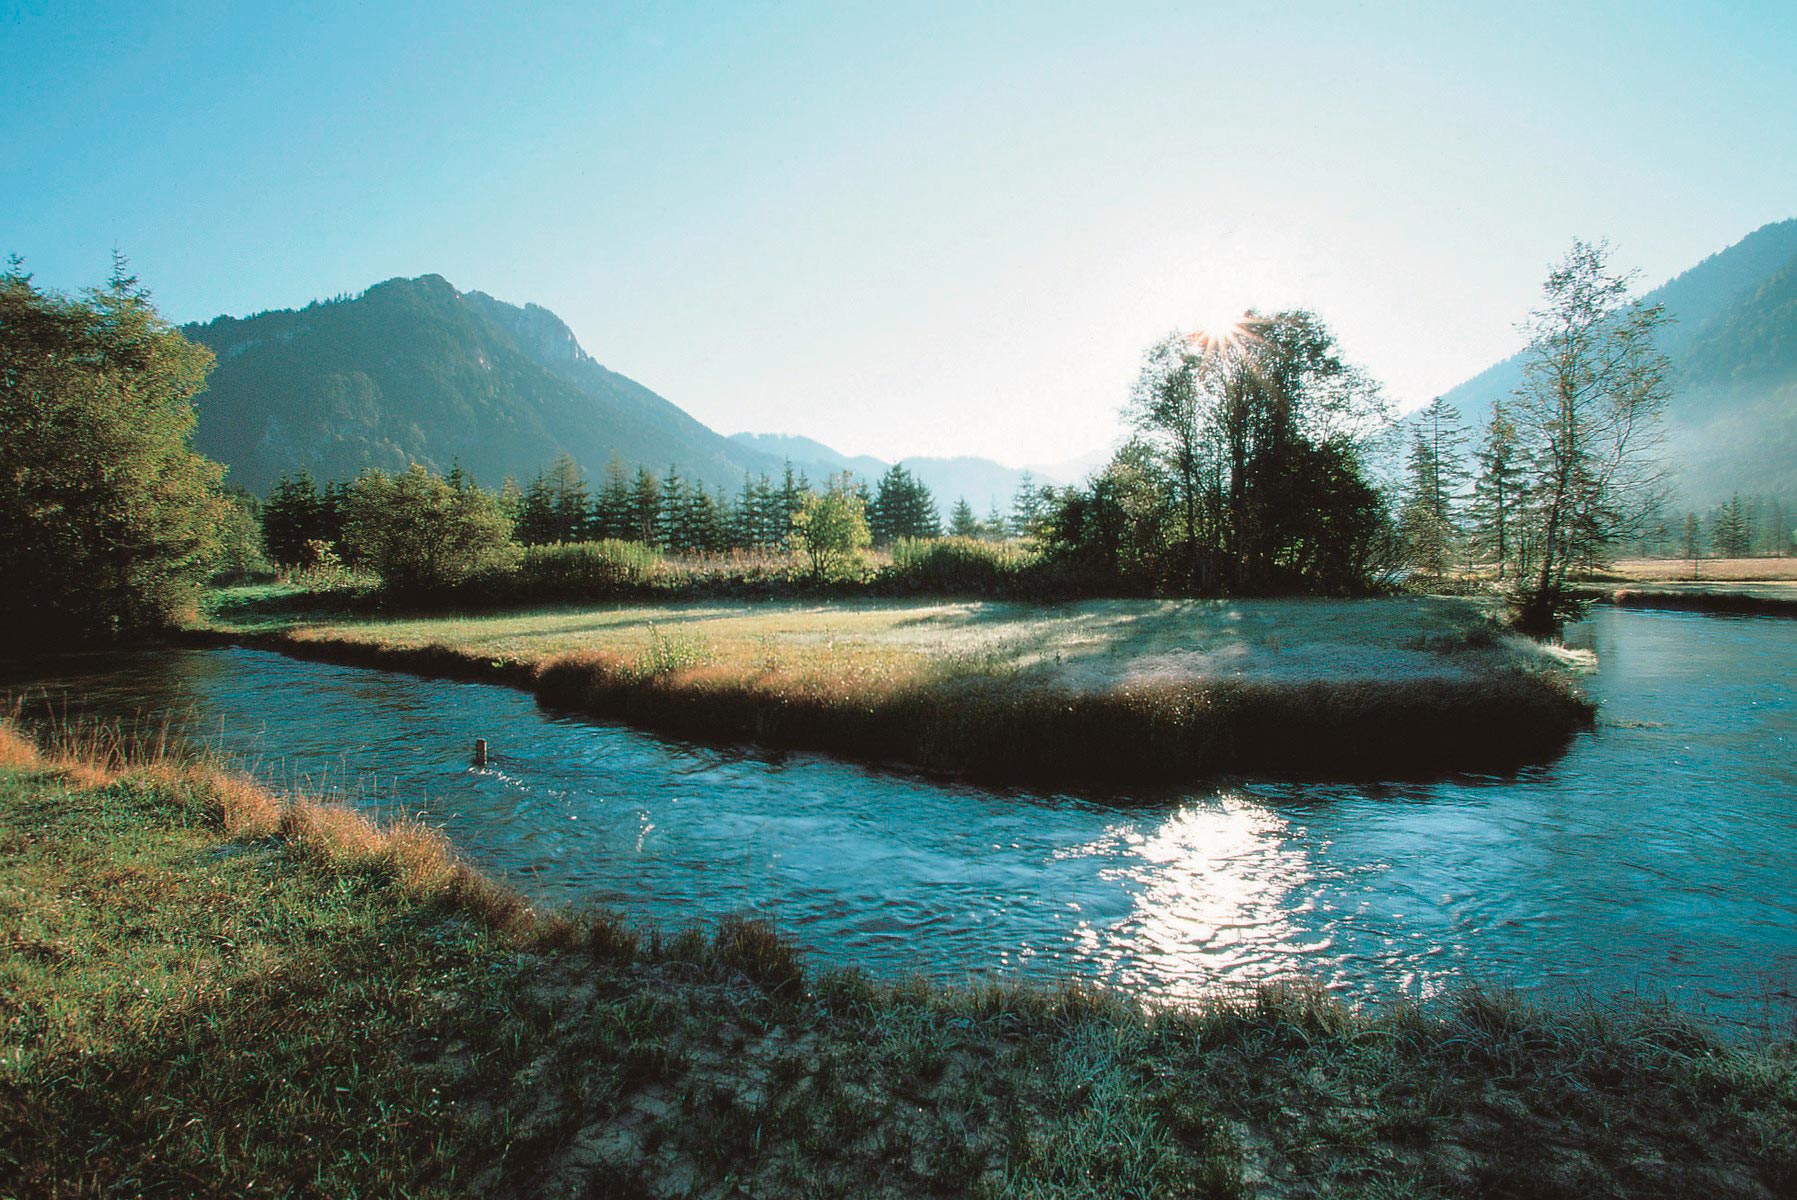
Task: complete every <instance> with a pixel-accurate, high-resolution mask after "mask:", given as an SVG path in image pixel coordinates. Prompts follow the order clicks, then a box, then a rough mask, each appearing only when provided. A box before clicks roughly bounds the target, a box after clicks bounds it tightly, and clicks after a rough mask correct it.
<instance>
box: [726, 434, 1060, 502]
mask: <svg viewBox="0 0 1797 1200" xmlns="http://www.w3.org/2000/svg"><path fill="white" fill-rule="evenodd" d="M730 440H731V441H733V442H736V443H738V444H739V445H743V446H747V447H750V448H751V449H755V450H759V451H761V452H763V453H765V454H769V455H772V456H773V457H775V458H781V459H789V460H791V462H792V463H793V465H794V466H802V467H803V468H804V469H805V471H806V473H807V474H808V475H810V476H811V477H812V479H814V480H816V479H820V478H822V477H823V475H826V474H832V473H834V472H837V471H853V472H854V473H855V474H856V475H859V476H860V477H861V478H863V479H865V480H867V481H868V482H870V483H872V482H874V481H876V480H878V479H879V478H880V476H881V475H884V474H885V473H886V471H887V469H888V468H889V467H891V466H892V465H893V464H892V463H889V462H885V461H883V460H881V459H878V458H874V457H873V456H871V455H866V454H862V455H857V456H854V457H850V456H849V455H846V454H842V453H839V452H838V451H836V450H832V449H831V448H830V447H828V446H826V445H824V444H823V443H822V442H819V441H814V440H812V439H811V438H808V437H799V436H797V435H794V434H790V433H737V434H732V435H731V437H730ZM898 465H899V466H902V467H904V468H905V469H906V470H907V471H909V472H911V474H912V476H913V477H915V478H916V479H917V480H918V482H920V483H922V484H923V485H924V486H925V487H927V488H929V489H930V493H931V494H932V495H933V496H935V498H936V507H937V508H938V509H940V510H941V512H942V516H943V519H944V520H945V521H946V520H947V518H948V511H949V509H950V508H952V507H954V503H955V501H956V500H959V499H962V498H965V499H966V500H967V502H968V503H969V504H971V505H972V506H973V508H974V511H975V512H976V513H977V514H979V515H980V516H981V517H984V516H985V515H986V513H987V510H989V509H990V508H992V507H993V506H994V505H997V506H998V508H999V509H1000V510H1001V511H1003V512H1007V513H1008V512H1010V511H1011V501H1012V499H1013V498H1014V497H1015V496H1016V495H1017V487H1018V485H1019V484H1021V483H1022V482H1023V477H1024V475H1026V474H1030V475H1031V478H1032V479H1033V480H1034V482H1035V483H1037V484H1044V483H1058V482H1060V479H1059V478H1058V477H1052V476H1049V475H1045V474H1043V473H1040V472H1036V473H1030V472H1026V471H1024V470H1022V469H1021V468H1018V467H1007V466H1005V465H1004V464H1003V463H1000V462H994V461H993V460H992V459H989V458H971V457H958V458H931V457H928V456H925V457H920V458H902V459H899V460H898ZM820 468H822V470H821V471H820Z"/></svg>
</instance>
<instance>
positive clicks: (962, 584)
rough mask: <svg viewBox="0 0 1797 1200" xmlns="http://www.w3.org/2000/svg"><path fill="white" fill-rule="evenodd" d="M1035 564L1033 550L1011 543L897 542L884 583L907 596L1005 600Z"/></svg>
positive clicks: (954, 539)
mask: <svg viewBox="0 0 1797 1200" xmlns="http://www.w3.org/2000/svg"><path fill="white" fill-rule="evenodd" d="M1039 561H1040V557H1039V556H1038V555H1037V554H1036V552H1035V551H1034V550H1031V549H1028V548H1026V547H1024V546H1022V545H1019V544H1017V543H1015V542H985V541H980V540H978V539H976V538H965V537H946V538H900V539H899V540H898V541H896V542H894V543H893V544H892V566H891V567H890V568H888V572H887V578H888V579H889V580H890V581H891V582H892V583H894V584H897V585H898V586H900V587H902V588H904V589H906V590H913V589H914V590H917V591H928V592H975V593H979V594H983V595H998V594H1008V593H1011V592H1014V591H1017V590H1018V589H1019V588H1021V587H1022V586H1023V585H1024V584H1025V583H1026V582H1027V581H1028V579H1029V576H1030V573H1031V571H1032V570H1033V569H1034V568H1035V567H1036V566H1037V564H1038V563H1039Z"/></svg>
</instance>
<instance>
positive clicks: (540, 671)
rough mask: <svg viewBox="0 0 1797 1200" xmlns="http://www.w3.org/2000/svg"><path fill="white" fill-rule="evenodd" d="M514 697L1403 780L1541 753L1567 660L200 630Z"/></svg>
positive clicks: (238, 613)
mask: <svg viewBox="0 0 1797 1200" xmlns="http://www.w3.org/2000/svg"><path fill="white" fill-rule="evenodd" d="M194 636H195V637H197V638H201V639H214V640H226V641H235V642H239V643H244V644H250V645H255V646H259V647H264V648H269V649H276V650H280V651H282V652H283V653H288V654H292V655H296V656H299V657H307V658H316V659H322V660H328V661H332V662H337V663H342V664H345V665H353V666H372V667H382V668H387V669H393V670H403V671H412V672H418V673H425V674H433V675H444V676H452V677H458V678H471V679H482V680H490V681H495V682H501V683H507V684H510V685H512V686H516V687H522V688H525V689H527V690H530V691H532V692H533V693H535V694H536V695H537V696H538V697H539V698H540V699H541V700H542V702H543V703H544V704H546V705H550V706H554V707H559V708H563V709H567V710H572V711H579V712H582V713H587V714H591V715H594V716H599V717H606V718H613V719H618V720H622V721H626V722H628V723H631V724H634V725H638V726H641V727H644V728H648V729H652V730H656V731H659V732H666V733H673V734H676V735H679V736H683V737H688V738H692V739H695V740H708V741H714V742H726V743H749V744H758V745H763V746H768V747H773V748H779V749H805V750H819V751H824V752H828V753H832V754H836V755H839V756H843V757H848V758H853V759H857V760H861V761H868V762H874V763H885V764H896V765H903V766H908V767H914V768H921V769H924V770H927V771H934V772H943V773H948V774H955V775H962V776H967V777H971V778H976V779H982V780H988V781H1002V782H1043V783H1048V784H1050V785H1063V784H1067V785H1076V784H1081V783H1092V784H1099V785H1118V784H1126V783H1140V782H1155V781H1184V780H1189V779H1193V778H1198V777H1202V776H1208V775H1216V774H1221V773H1255V774H1265V775H1280V776H1287V777H1297V778H1328V779H1344V778H1371V777H1380V778H1419V777H1429V776H1436V775H1440V774H1444V773H1448V772H1453V771H1461V770H1472V771H1496V770H1504V769H1509V768H1513V767H1516V766H1518V765H1521V764H1525V763H1529V762H1538V761H1544V760H1547V759H1550V758H1552V757H1554V756H1555V755H1556V754H1558V753H1559V752H1560V751H1562V750H1563V749H1564V748H1565V746H1566V744H1567V742H1568V741H1570V739H1571V737H1572V736H1573V734H1574V733H1575V732H1576V731H1578V730H1579V729H1581V728H1584V727H1586V726H1588V725H1589V724H1590V721H1591V715H1592V709H1591V706H1590V705H1589V703H1588V702H1586V701H1584V700H1583V699H1582V698H1581V697H1580V696H1579V695H1578V694H1577V692H1576V690H1575V689H1573V688H1572V687H1571V685H1570V683H1569V681H1568V668H1569V666H1570V665H1572V662H1573V660H1572V659H1571V658H1570V657H1568V656H1567V655H1565V654H1564V652H1556V651H1554V650H1553V649H1551V648H1544V647H1541V646H1538V645H1536V644H1535V643H1532V642H1529V641H1527V640H1526V639H1523V638H1520V637H1516V636H1514V635H1510V634H1506V633H1504V632H1502V631H1500V630H1498V629H1496V628H1495V627H1494V626H1493V625H1492V624H1491V623H1490V622H1489V621H1488V620H1487V619H1486V618H1485V616H1484V614H1483V613H1482V611H1481V610H1480V609H1479V607H1478V606H1477V605H1476V604H1474V603H1473V602H1471V601H1464V600H1455V599H1445V598H1435V597H1417V598H1405V599H1385V600H1323V599H1313V600H1256V601H1184V600H1177V601H1176V600H1141V601H1086V602H1081V603H1073V604H1064V605H1053V606H1037V605H1026V604H1016V603H1001V602H989V601H988V602H947V603H944V602H903V601H892V602H878V603H873V602H857V603H847V602H837V603H831V604H805V603H794V602H762V603H741V602H738V603H710V604H681V605H657V606H613V607H603V608H545V609H535V610H530V611H526V612H516V613H504V614H486V615H477V616H448V617H444V616H427V617H418V618H396V617H368V616H356V615H345V614H338V615H335V616H333V615H329V614H321V613H318V612H312V611H307V610H305V609H304V608H301V607H298V606H296V605H295V604H292V603H289V602H286V601H283V600H281V599H280V598H279V597H275V598H273V600H272V601H271V599H270V598H269V597H268V596H267V594H266V592H264V593H260V594H258V595H254V596H251V597H249V598H248V599H247V600H245V599H243V598H242V597H240V596H239V595H236V594H232V593H224V594H221V595H219V596H216V597H215V598H214V601H213V603H212V605H211V607H210V609H209V612H208V617H207V619H206V620H205V621H203V622H202V623H201V625H200V626H199V628H197V629H196V630H195V631H194Z"/></svg>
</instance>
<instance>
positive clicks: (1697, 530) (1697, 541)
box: [1683, 512, 1703, 579]
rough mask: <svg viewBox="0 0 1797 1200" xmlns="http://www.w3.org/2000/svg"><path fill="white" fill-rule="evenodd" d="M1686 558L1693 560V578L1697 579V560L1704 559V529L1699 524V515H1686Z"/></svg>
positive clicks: (1684, 542) (1689, 513) (1692, 513)
mask: <svg viewBox="0 0 1797 1200" xmlns="http://www.w3.org/2000/svg"><path fill="white" fill-rule="evenodd" d="M1683 545H1684V551H1685V557H1686V558H1688V559H1690V560H1691V578H1692V579H1696V578H1697V560H1698V559H1700V558H1702V557H1703V529H1702V527H1701V526H1700V525H1698V523H1697V514H1696V513H1694V512H1688V513H1686V514H1685V527H1684V541H1683Z"/></svg>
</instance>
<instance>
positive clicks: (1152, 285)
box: [0, 0, 1797, 463]
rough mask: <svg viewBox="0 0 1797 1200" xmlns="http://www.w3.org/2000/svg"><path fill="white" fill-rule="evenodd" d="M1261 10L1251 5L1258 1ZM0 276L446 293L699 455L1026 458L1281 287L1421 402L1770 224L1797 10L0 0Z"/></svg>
mask: <svg viewBox="0 0 1797 1200" xmlns="http://www.w3.org/2000/svg"><path fill="white" fill-rule="evenodd" d="M1273 10H1276V11H1273ZM0 61H3V62H4V63H5V67H6V69H5V71H4V72H0V252H4V251H9V250H10V251H15V252H17V253H20V254H23V255H24V256H25V257H26V260H27V264H28V266H29V267H30V268H31V269H32V270H34V271H35V272H36V274H37V277H38V280H39V281H40V282H41V283H45V284H49V285H52V286H57V287H63V288H69V289H73V288H78V287H81V286H85V285H87V284H90V283H93V282H96V281H98V280H99V279H100V278H102V277H103V276H104V274H105V272H106V270H107V268H108V265H109V255H110V252H111V249H112V247H113V246H114V245H115V244H116V245H118V246H120V247H122V248H123V249H124V250H125V251H126V252H127V253H128V254H129V255H130V257H131V259H132V262H133V264H134V267H135V268H136V270H137V272H138V273H139V274H140V275H141V276H142V277H143V279H144V280H145V282H146V283H148V284H149V285H150V287H151V288H152V289H153V290H154V292H155V294H156V296H157V297H158V300H159V301H160V303H161V304H162V306H163V308H164V309H165V311H166V312H168V313H169V314H170V315H171V316H172V317H174V318H176V319H178V320H190V319H201V318H206V317H210V316H213V315H216V314H217V313H220V312H230V313H235V314H243V313H247V312H250V311H255V310H258V309H264V308H271V307H290V306H297V305H301V304H304V303H306V302H307V301H309V300H312V299H314V298H319V297H326V296H331V295H335V294H338V293H343V292H356V291H359V290H361V289H362V288H364V287H366V286H367V285H368V284H370V283H373V282H375V281H377V280H380V279H385V278H389V277H391V276H394V275H417V274H422V273H426V272H437V273H439V274H442V275H444V276H446V277H447V278H449V279H450V280H451V282H453V283H455V284H456V285H457V286H458V287H461V288H464V289H473V288H479V289H481V290H484V291H487V292H491V293H492V294H494V295H496V296H499V297H500V298H502V299H506V300H513V301H518V302H522V301H526V300H531V301H535V302H537V303H540V304H543V305H545V306H547V307H549V308H551V309H553V310H555V311H556V312H557V313H559V314H561V315H562V316H563V318H565V319H566V320H567V321H568V322H569V324H570V325H571V326H572V327H573V328H574V331H575V333H576V334H577V335H578V336H579V337H580V339H581V341H582V343H583V344H584V345H585V346H586V347H587V348H588V349H589V350H590V351H591V352H592V353H593V354H594V355H595V356H597V357H598V358H599V359H600V360H601V361H602V362H604V363H606V365H608V366H610V367H612V368H614V369H616V370H620V371H623V372H624V373H626V374H628V375H631V376H633V377H635V378H637V379H639V380H641V381H642V382H644V383H646V384H648V385H649V386H651V387H653V388H655V389H656V390H657V391H659V392H661V393H662V394H663V395H666V396H667V397H669V398H670V399H672V400H674V401H675V402H676V403H678V404H680V405H682V406H683V407H685V408H687V409H688V410H689V411H691V412H693V413H694V414H695V415H696V416H698V417H699V418H700V419H702V420H704V421H706V422H707V423H708V424H710V425H712V426H713V427H715V428H718V429H720V430H722V431H723V432H726V433H728V432H735V431H737V430H740V429H750V430H757V431H767V432H795V433H805V434H808V435H810V436H813V437H817V438H819V439H821V440H823V441H825V442H828V443H830V444H832V445H834V446H836V447H837V448H839V449H841V450H844V451H847V452H851V453H874V454H878V455H881V456H882V457H889V458H890V457H898V456H901V455H910V454H951V453H974V454H984V455H988V456H991V457H995V458H999V459H1002V460H1005V461H1009V462H1013V463H1023V462H1050V461H1054V460H1057V459H1063V458H1068V457H1073V456H1077V455H1080V454H1083V453H1086V452H1088V451H1091V450H1094V449H1097V448H1099V447H1102V446H1103V445H1105V444H1107V443H1108V442H1109V441H1110V440H1111V438H1112V437H1113V436H1114V434H1115V433H1116V431H1117V429H1118V424H1117V409H1118V407H1119V405H1120V404H1121V402H1122V401H1123V399H1124V397H1125V395H1126V394H1127V391H1128V387H1129V384H1130V381H1131V379H1132V378H1133V376H1134V373H1135V369H1136V364H1137V362H1138V361H1139V358H1140V355H1141V352H1142V350H1143V349H1144V347H1146V346H1147V345H1148V344H1149V343H1150V342H1152V341H1153V340H1154V339H1155V338H1156V337H1157V336H1158V335H1160V334H1161V333H1164V332H1166V331H1168V330H1171V329H1175V328H1190V327H1192V326H1193V325H1195V324H1197V323H1198V322H1199V321H1201V320H1202V319H1203V317H1204V316H1205V315H1207V314H1210V313H1213V312H1216V311H1218V310H1219V309H1226V308H1230V307H1234V306H1239V305H1246V304H1254V305H1259V306H1263V307H1283V306H1297V305H1302V306H1307V307H1311V308H1314V309H1316V310H1317V311H1319V312H1320V313H1321V314H1322V315H1323V317H1324V318H1325V319H1326V320H1327V321H1328V322H1329V323H1330V324H1331V326H1332V327H1333V328H1335V330H1336V331H1337V332H1338V334H1339V335H1340V337H1341V340H1342V342H1343V344H1344V345H1345V346H1346V348H1347V349H1348V351H1349V352H1350V353H1351V355H1352V356H1353V357H1355V358H1356V359H1357V360H1358V361H1360V362H1361V363H1362V364H1363V365H1365V366H1366V367H1367V368H1368V369H1369V370H1370V371H1371V372H1372V373H1373V374H1374V375H1375V376H1376V377H1377V378H1380V379H1382V380H1383V381H1384V382H1385V383H1386V385H1387V388H1388V391H1389V393H1390V395H1391V397H1392V398H1393V400H1394V401H1395V402H1396V403H1397V404H1398V405H1399V406H1400V407H1405V408H1408V407H1412V406H1414V405H1416V404H1420V403H1422V402H1424V401H1426V400H1427V399H1428V398H1429V397H1430V396H1432V395H1434V394H1435V393H1436V392H1439V391H1442V390H1445V389H1447V388H1448V387H1451V386H1452V385H1453V384H1455V383H1458V382H1460V381H1461V380H1462V379H1464V378H1465V377H1467V376H1469V375H1471V374H1473V373H1474V372H1476V371H1478V370H1479V369H1481V368H1483V367H1484V366H1486V365H1488V364H1489V363H1490V362H1492V361H1494V360H1495V359H1497V358H1499V357H1502V356H1503V355H1505V354H1508V353H1510V352H1511V351H1513V350H1514V349H1515V348H1516V340H1517V339H1516V333H1515V326H1516V323H1517V322H1518V321H1519V320H1520V319H1521V318H1522V317H1523V316H1524V315H1525V314H1526V312H1527V310H1528V309H1529V307H1530V305H1531V303H1532V301H1533V299H1534V296H1535V294H1536V291H1537V289H1538V287H1539V284H1540V280H1541V278H1542V276H1543V274H1544V273H1545V270H1546V267H1547V264H1548V263H1549V262H1550V261H1551V260H1552V259H1554V258H1555V257H1557V256H1558V255H1559V254H1560V253H1561V252H1562V251H1563V250H1564V249H1565V247H1566V246H1567V244H1568V243H1569V242H1570V241H1571V240H1572V239H1573V238H1574V237H1575V236H1576V237H1587V238H1597V237H1604V238H1608V239H1610V240H1611V241H1612V242H1613V243H1614V244H1615V246H1616V248H1617V252H1618V257H1619V260H1620V261H1622V262H1624V263H1625V264H1627V265H1632V266H1635V267H1638V268H1640V269H1641V270H1642V272H1643V276H1644V279H1645V281H1646V282H1648V283H1657V282H1659V281H1660V280H1662V279H1664V278H1665V277H1667V276H1668V275H1671V274H1673V273H1676V272H1677V271H1680V270H1682V269H1684V268H1686V267H1688V266H1690V265H1692V264H1693V263H1695V262H1696V261H1697V260H1699V259H1700V258H1702V257H1703V256H1705V255H1706V254H1709V253H1712V252H1714V251H1716V250H1718V249H1721V248H1722V247H1723V246H1725V245H1727V244H1729V243H1731V242H1733V241H1736V240H1738V239H1739V238H1740V237H1742V236H1743V235H1745V234H1746V233H1748V232H1749V231H1750V230H1752V229H1754V228H1756V227H1757V226H1759V225H1762V224H1764V223H1766V222H1768V221H1773V220H1780V219H1783V218H1786V217H1790V216H1793V215H1797V118H1794V117H1793V114H1794V113H1797V71H1794V70H1792V68H1791V64H1792V63H1793V62H1797V5H1791V4H1785V3H1765V4H1749V3H1741V4H1729V5H1709V4H1704V5H1694V4H1689V3H1686V4H1680V5H1673V4H1614V5H1598V4H1589V5H1587V4H1572V5H1542V6H1539V7H1532V6H1529V5H1514V4H1491V5H1484V6H1479V7H1477V8H1470V7H1466V8H1463V7H1461V6H1457V5H1369V4H1353V3H1345V2H1344V3H1335V4H1317V5H1306V4H1291V5H1279V6H1270V5H1269V6H1248V5H1239V4H1234V5H1228V6H1222V5H1211V4H1199V3H1184V4H1176V5H1153V4H1104V5H1099V4H1096V3H1094V4H1089V5H1064V6H1057V5H1047V4H1029V5H1024V4H1017V5H1008V4H979V3H958V4H951V5H941V6H933V5H904V4H886V5H874V4H866V5H863V4H846V3H845V4H818V5H807V4H779V5H759V4H731V5H652V6H630V5H611V6H588V5H575V4H557V5H515V6H508V8H507V10H506V11H503V12H501V11H498V10H497V9H496V8H494V9H489V8H486V7H475V6H466V7H464V6H459V5H454V4H428V5H422V4H421V5H407V4H397V3H391V4H390V3H382V4H373V5H366V6H350V5H331V4H293V5H280V6H276V5H266V6H264V5H241V6H226V5H207V4H177V5H165V4H156V3H136V4H120V5H82V4H61V3H54V2H48V0H40V2H37V3H29V2H28V3H25V4H22V5H12V6H10V7H7V6H0Z"/></svg>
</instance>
